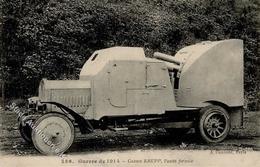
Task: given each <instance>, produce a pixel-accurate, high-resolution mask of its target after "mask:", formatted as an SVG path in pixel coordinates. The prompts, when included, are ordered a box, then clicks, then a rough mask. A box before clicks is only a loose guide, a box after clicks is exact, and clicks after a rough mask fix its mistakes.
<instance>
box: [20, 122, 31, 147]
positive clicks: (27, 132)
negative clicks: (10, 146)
mask: <svg viewBox="0 0 260 167" xmlns="http://www.w3.org/2000/svg"><path fill="white" fill-rule="evenodd" d="M19 131H20V134H21V136H22V138H23V139H24V141H26V142H27V143H29V144H32V130H31V128H30V127H29V126H28V125H26V126H22V124H20V125H19Z"/></svg>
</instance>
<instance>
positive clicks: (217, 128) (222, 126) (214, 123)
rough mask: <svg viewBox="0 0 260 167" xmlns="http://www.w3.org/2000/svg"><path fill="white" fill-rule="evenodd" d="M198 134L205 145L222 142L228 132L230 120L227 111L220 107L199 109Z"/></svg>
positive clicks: (212, 106)
mask: <svg viewBox="0 0 260 167" xmlns="http://www.w3.org/2000/svg"><path fill="white" fill-rule="evenodd" d="M198 130H199V133H200V135H201V137H202V139H203V140H204V141H206V142H207V143H218V142H221V141H223V140H224V139H225V138H226V137H227V135H228V133H229V130H230V118H229V114H228V113H227V111H226V110H225V109H224V108H223V107H220V106H216V105H210V106H207V107H204V108H202V109H201V112H200V119H199V127H198Z"/></svg>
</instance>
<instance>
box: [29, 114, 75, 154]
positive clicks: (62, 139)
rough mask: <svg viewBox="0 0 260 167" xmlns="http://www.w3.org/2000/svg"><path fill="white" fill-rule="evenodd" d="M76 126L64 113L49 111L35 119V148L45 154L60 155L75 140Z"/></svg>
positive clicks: (33, 136)
mask: <svg viewBox="0 0 260 167" xmlns="http://www.w3.org/2000/svg"><path fill="white" fill-rule="evenodd" d="M74 136H75V135H74V126H73V124H72V122H71V121H70V120H69V119H68V118H67V117H66V116H64V115H63V114H59V113H48V114H45V115H43V116H41V117H40V118H39V119H37V120H36V121H35V124H34V128H33V130H32V141H33V144H34V146H35V148H36V149H37V150H38V151H39V152H40V153H42V154H45V155H55V154H56V155H60V154H62V153H63V152H65V151H66V150H68V149H69V147H70V146H71V145H72V143H73V141H74Z"/></svg>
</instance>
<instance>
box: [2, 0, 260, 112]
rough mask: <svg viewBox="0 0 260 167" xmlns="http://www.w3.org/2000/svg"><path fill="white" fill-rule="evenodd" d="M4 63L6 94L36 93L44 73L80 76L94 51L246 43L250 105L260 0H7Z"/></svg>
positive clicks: (253, 103)
mask: <svg viewBox="0 0 260 167" xmlns="http://www.w3.org/2000/svg"><path fill="white" fill-rule="evenodd" d="M0 2H1V4H2V5H1V6H2V9H3V11H2V23H3V24H2V36H1V38H2V43H3V46H2V54H3V55H4V56H3V59H2V61H1V62H2V63H3V64H2V65H1V71H2V73H1V78H2V80H4V81H5V94H6V96H8V97H26V96H30V95H34V94H36V91H37V87H38V84H39V81H40V79H41V78H43V77H44V78H48V79H75V78H77V77H78V75H79V71H80V68H81V67H82V65H83V64H84V62H85V61H86V60H87V59H88V57H89V56H90V55H91V53H92V52H93V51H94V50H97V49H101V48H106V47H111V46H116V45H120V46H140V47H144V48H145V50H146V52H147V54H148V55H149V54H151V53H152V52H153V51H160V52H165V53H168V54H172V55H174V53H175V52H176V51H177V50H178V49H180V48H182V47H184V46H186V45H190V44H194V43H196V42H199V41H202V40H221V39H229V38H239V39H243V40H244V44H245V48H244V51H245V89H246V92H245V94H246V100H247V104H248V105H249V107H250V110H255V109H256V107H257V104H258V99H259V93H258V90H259V82H260V81H259V78H257V71H258V70H259V68H260V66H259V65H260V63H259V57H260V55H259V54H257V49H258V43H259V41H258V36H259V34H258V33H257V24H258V25H259V23H258V20H257V16H258V15H259V10H258V9H259V3H258V1H257V0H247V1H245V0H238V1H234V0H200V1H198V0H99V1H95V0H2V1H0Z"/></svg>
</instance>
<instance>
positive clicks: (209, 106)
mask: <svg viewBox="0 0 260 167" xmlns="http://www.w3.org/2000/svg"><path fill="white" fill-rule="evenodd" d="M28 101H29V105H28V106H29V107H28V112H26V113H25V114H24V115H23V116H22V117H21V118H20V131H21V134H22V136H23V138H24V139H25V140H26V141H28V142H32V143H33V144H34V146H35V147H36V149H37V150H38V151H40V152H41V153H43V154H56V153H63V152H65V151H66V150H67V149H68V148H69V147H70V146H71V144H72V143H73V140H74V137H75V135H74V133H75V128H79V130H80V132H81V133H83V134H86V133H92V132H94V131H95V130H96V129H102V130H105V129H110V130H114V131H118V130H131V129H144V128H151V127H155V128H165V129H166V131H167V132H169V133H171V134H172V135H175V136H178V135H181V134H182V133H185V132H187V131H188V130H189V129H190V128H195V130H196V132H197V133H199V134H200V136H201V138H202V139H203V140H204V141H206V142H208V143H216V142H221V141H222V140H224V139H225V138H226V136H227V135H228V132H229V130H230V128H238V127H240V126H241V123H242V108H243V104H244V89H243V42H242V41H241V40H237V39H231V40H223V41H216V42H210V41H206V42H201V43H198V44H195V45H191V46H188V47H185V48H183V49H181V50H179V51H178V52H177V53H176V55H175V56H170V55H166V54H163V53H159V52H156V53H154V56H153V58H148V57H146V56H145V54H144V50H143V49H142V48H135V47H113V48H108V49H102V50H98V51H96V52H94V53H93V54H92V56H91V57H90V58H89V59H88V60H87V62H86V63H85V64H84V66H83V68H82V70H81V72H80V78H79V80H46V79H43V80H42V81H41V82H40V85H39V94H38V97H33V98H30V99H28Z"/></svg>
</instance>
